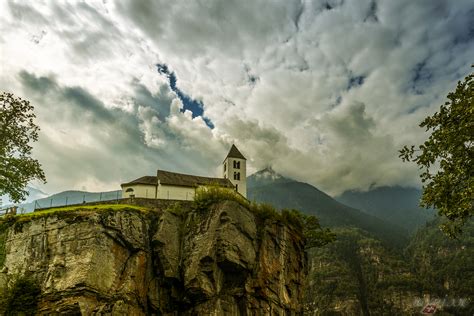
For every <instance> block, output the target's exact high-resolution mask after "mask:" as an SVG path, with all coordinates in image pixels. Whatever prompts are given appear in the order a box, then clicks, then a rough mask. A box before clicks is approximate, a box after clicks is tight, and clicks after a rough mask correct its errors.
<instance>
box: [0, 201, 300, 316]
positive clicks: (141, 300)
mask: <svg viewBox="0 0 474 316" xmlns="http://www.w3.org/2000/svg"><path fill="white" fill-rule="evenodd" d="M2 236H3V238H0V243H2V242H3V245H0V246H1V247H0V255H1V256H2V258H1V259H2V260H0V266H2V267H1V268H0V269H1V273H0V290H3V292H4V293H5V292H6V291H9V290H10V291H11V287H12V286H13V284H14V283H15V280H18V279H19V278H20V279H21V278H29V279H31V280H33V282H34V283H35V284H37V286H38V287H39V290H40V293H39V295H36V296H35V298H36V299H37V300H38V301H37V302H38V304H37V307H36V314H39V315H49V314H64V315H66V314H67V315H74V314H76V315H80V314H82V315H91V314H101V315H102V314H108V315H178V314H179V315H245V314H248V315H291V314H299V313H300V312H301V303H302V300H303V281H304V276H305V272H306V257H305V252H304V250H303V248H304V241H303V238H302V236H301V234H300V233H299V232H297V231H296V230H294V229H293V228H291V227H290V226H288V225H285V224H283V223H282V222H279V221H276V220H270V219H267V220H265V221H262V220H258V218H256V216H255V214H254V213H252V212H251V211H249V210H248V209H246V208H244V207H242V206H241V205H239V204H238V203H236V202H232V201H224V202H219V203H215V204H213V205H212V206H211V207H209V209H208V210H206V211H197V210H192V209H191V207H190V206H189V205H188V206H186V205H181V206H175V207H171V208H170V209H169V210H165V211H164V210H162V209H160V208H155V209H149V208H131V207H122V208H120V207H118V206H114V207H110V208H97V209H94V208H91V209H79V210H74V211H63V212H61V211H57V212H54V213H51V214H44V215H42V216H30V217H17V218H16V219H12V220H11V221H10V222H4V223H3V231H1V232H0V237H2ZM1 249H3V254H2V251H1ZM2 261H3V263H2ZM6 304H7V303H5V302H4V303H3V306H2V307H3V311H5V309H6V308H7V305H6ZM1 312H2V308H0V313H1Z"/></svg>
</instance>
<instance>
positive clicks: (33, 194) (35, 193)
mask: <svg viewBox="0 0 474 316" xmlns="http://www.w3.org/2000/svg"><path fill="white" fill-rule="evenodd" d="M26 191H28V196H27V197H26V199H25V201H23V204H25V203H30V202H32V201H34V200H37V199H41V198H44V197H47V196H48V194H47V193H44V192H43V191H41V190H39V189H36V188H34V187H31V186H27V187H26ZM0 200H1V201H2V203H0V205H1V206H2V207H8V206H9V205H12V204H13V202H12V201H10V199H9V198H8V196H7V195H2V196H0Z"/></svg>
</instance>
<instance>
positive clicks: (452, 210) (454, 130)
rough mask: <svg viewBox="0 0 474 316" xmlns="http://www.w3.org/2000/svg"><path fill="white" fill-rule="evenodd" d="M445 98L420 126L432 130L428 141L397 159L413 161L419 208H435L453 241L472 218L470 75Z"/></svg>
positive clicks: (473, 79) (473, 103) (473, 82)
mask: <svg viewBox="0 0 474 316" xmlns="http://www.w3.org/2000/svg"><path fill="white" fill-rule="evenodd" d="M473 67H474V65H473ZM447 98H448V101H447V102H445V104H444V105H441V107H440V109H439V111H438V112H436V113H435V114H433V115H432V116H428V117H427V118H425V119H424V120H423V122H421V124H420V127H424V128H426V131H430V130H432V133H431V135H430V136H429V137H428V139H427V140H426V141H425V142H424V143H423V144H422V145H419V146H418V148H417V149H415V146H411V147H407V146H404V147H403V149H402V150H400V157H401V158H402V159H403V161H414V162H415V163H417V164H418V166H419V168H420V169H421V170H422V173H421V175H420V178H421V181H422V182H423V195H422V197H421V203H420V204H421V206H423V207H427V208H428V207H434V208H436V209H437V210H438V214H439V215H440V216H442V217H444V218H446V219H448V221H447V222H446V223H444V224H443V225H442V226H441V229H442V230H443V231H444V232H445V233H446V234H447V235H448V236H450V237H456V236H457V235H458V234H459V233H460V232H461V228H462V226H463V225H464V223H465V222H466V221H467V220H468V219H469V218H470V217H471V216H472V215H473V205H474V73H472V74H470V75H468V76H467V77H466V78H464V81H462V82H461V81H459V82H458V85H457V87H456V91H454V92H450V93H449V94H448V96H447Z"/></svg>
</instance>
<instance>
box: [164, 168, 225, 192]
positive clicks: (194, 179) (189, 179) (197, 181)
mask: <svg viewBox="0 0 474 316" xmlns="http://www.w3.org/2000/svg"><path fill="white" fill-rule="evenodd" d="M157 174H158V179H159V180H160V183H161V184H168V185H179V186H186V187H188V186H189V187H195V186H199V185H213V184H217V185H220V186H223V187H229V188H233V187H234V186H233V184H232V182H230V180H229V179H224V178H210V177H200V176H193V175H190V174H183V173H176V172H170V171H164V170H158V172H157Z"/></svg>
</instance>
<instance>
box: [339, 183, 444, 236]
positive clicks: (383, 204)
mask: <svg viewBox="0 0 474 316" xmlns="http://www.w3.org/2000/svg"><path fill="white" fill-rule="evenodd" d="M421 194H422V191H421V190H420V189H416V188H404V187H400V186H395V187H380V188H376V189H373V190H369V191H367V192H360V191H346V192H344V193H343V194H341V195H340V196H337V197H336V198H335V199H336V200H337V201H339V202H341V203H343V204H346V205H348V206H350V207H353V208H357V209H359V210H362V211H364V212H366V213H368V214H371V215H374V216H376V217H378V218H380V219H383V220H385V221H387V222H390V223H392V224H395V225H398V226H401V227H405V228H406V229H408V230H409V231H410V232H413V231H414V230H416V229H417V228H419V227H421V226H423V225H424V224H425V223H426V222H428V221H430V220H432V219H433V218H434V216H435V213H436V212H435V211H434V210H427V209H424V208H421V207H420V206H419V203H420V199H421Z"/></svg>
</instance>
